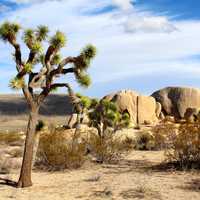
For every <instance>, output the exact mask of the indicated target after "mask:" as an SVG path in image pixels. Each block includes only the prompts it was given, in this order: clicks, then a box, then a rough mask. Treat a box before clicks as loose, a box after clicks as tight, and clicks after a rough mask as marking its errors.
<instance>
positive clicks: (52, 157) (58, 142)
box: [36, 129, 86, 170]
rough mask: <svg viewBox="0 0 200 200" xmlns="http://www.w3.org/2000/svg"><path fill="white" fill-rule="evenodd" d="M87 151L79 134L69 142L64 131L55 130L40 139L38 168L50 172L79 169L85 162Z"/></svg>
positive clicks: (75, 134)
mask: <svg viewBox="0 0 200 200" xmlns="http://www.w3.org/2000/svg"><path fill="white" fill-rule="evenodd" d="M85 149H86V144H85V142H81V141H80V140H79V134H78V133H77V132H76V133H74V135H73V137H72V140H71V139H70V140H68V139H66V137H65V135H64V134H63V131H58V130H56V129H54V130H53V131H50V132H49V133H44V134H42V135H41V137H40V143H39V148H38V153H37V160H36V166H38V167H40V168H47V169H48V170H62V169H66V168H79V167H81V166H82V164H83V163H84V161H85V156H84V155H85Z"/></svg>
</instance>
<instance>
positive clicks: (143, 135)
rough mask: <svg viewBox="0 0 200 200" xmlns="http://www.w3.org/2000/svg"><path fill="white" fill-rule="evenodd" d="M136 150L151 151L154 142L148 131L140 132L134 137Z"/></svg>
mask: <svg viewBox="0 0 200 200" xmlns="http://www.w3.org/2000/svg"><path fill="white" fill-rule="evenodd" d="M135 141H136V145H135V149H136V150H153V149H154V148H155V141H154V137H153V135H152V134H151V133H150V132H149V131H141V132H139V133H138V135H137V137H136V140H135Z"/></svg>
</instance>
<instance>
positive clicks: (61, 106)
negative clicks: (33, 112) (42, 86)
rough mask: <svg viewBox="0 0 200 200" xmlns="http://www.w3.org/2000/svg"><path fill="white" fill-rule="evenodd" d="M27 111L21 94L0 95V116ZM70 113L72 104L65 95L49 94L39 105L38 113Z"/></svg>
mask: <svg viewBox="0 0 200 200" xmlns="http://www.w3.org/2000/svg"><path fill="white" fill-rule="evenodd" d="M27 113H28V106H27V103H26V101H25V99H24V97H23V96H21V95H12V94H8V95H0V116H1V115H7V116H15V115H24V114H27ZM71 113H72V104H71V101H70V99H69V97H68V96H66V95H56V94H54V95H49V96H48V97H47V98H46V100H45V102H44V104H43V105H42V106H41V109H40V114H41V115H44V116H50V115H55V116H66V115H68V114H71Z"/></svg>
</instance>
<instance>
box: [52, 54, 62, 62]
mask: <svg viewBox="0 0 200 200" xmlns="http://www.w3.org/2000/svg"><path fill="white" fill-rule="evenodd" d="M60 62H61V55H60V54H58V53H57V54H55V55H54V56H53V58H52V60H51V65H58V64H59V63H60Z"/></svg>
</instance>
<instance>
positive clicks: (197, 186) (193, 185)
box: [179, 178, 200, 192]
mask: <svg viewBox="0 0 200 200" xmlns="http://www.w3.org/2000/svg"><path fill="white" fill-rule="evenodd" d="M179 188H180V189H183V190H190V191H195V192H200V178H195V179H192V180H191V181H187V182H185V185H184V186H179Z"/></svg>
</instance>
